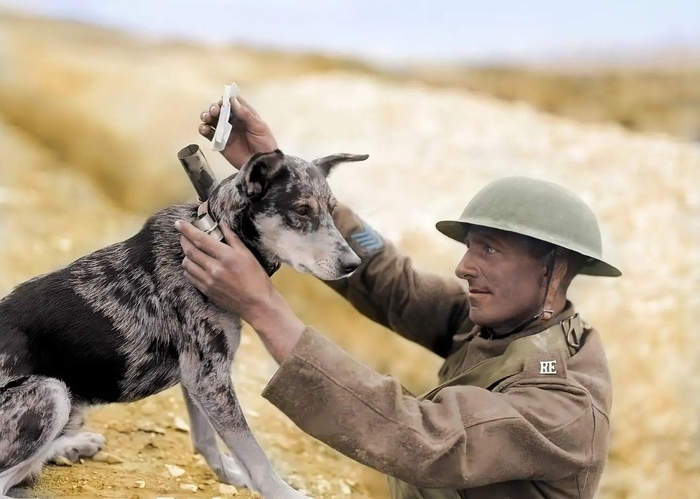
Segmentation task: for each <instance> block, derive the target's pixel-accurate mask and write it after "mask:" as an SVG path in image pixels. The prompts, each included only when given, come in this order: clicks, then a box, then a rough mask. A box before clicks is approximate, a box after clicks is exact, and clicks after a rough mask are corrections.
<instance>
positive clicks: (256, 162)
mask: <svg viewBox="0 0 700 499" xmlns="http://www.w3.org/2000/svg"><path fill="white" fill-rule="evenodd" d="M284 171H285V166H284V154H283V153H282V151H280V150H279V149H275V150H274V151H272V152H265V153H256V154H254V155H253V156H252V157H251V158H250V159H249V160H248V162H247V163H246V164H245V165H243V167H242V168H241V170H240V171H239V172H238V175H239V176H240V179H241V180H240V182H238V190H239V192H240V193H241V194H243V195H244V196H246V197H247V198H249V199H250V200H252V201H255V200H257V199H260V198H261V197H263V196H264V195H265V192H267V189H268V187H269V186H270V182H271V181H272V180H273V179H274V178H275V177H277V176H279V175H280V174H282V173H283V172H284Z"/></svg>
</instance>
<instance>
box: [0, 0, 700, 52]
mask: <svg viewBox="0 0 700 499" xmlns="http://www.w3.org/2000/svg"><path fill="white" fill-rule="evenodd" d="M0 7H12V8H14V9H17V8H21V9H22V10H25V11H30V12H35V13H41V14H45V15H50V16H56V17H65V18H70V19H77V20H82V21H85V22H89V23H93V24H98V25H103V26H108V27H115V28H119V29H122V30H127V31H130V32H133V33H137V34H139V35H143V36H149V37H154V38H179V39H185V40H190V41H195V42H200V43H207V44H227V43H245V44H248V45H262V46H267V47H273V48H281V49H286V50H312V51H320V52H326V53H333V54H341V55H349V56H355V57H360V58H365V59H370V60H375V61H385V62H391V61H394V62H401V61H404V60H407V59H408V60H419V61H426V60H429V61H454V60H463V61H494V60H532V59H535V60H537V59H542V58H546V57H549V56H550V55H551V54H566V53H571V52H591V51H592V52H595V53H604V54H605V53H607V54H614V53H616V52H618V51H626V50H628V49H632V50H637V51H639V50H647V49H649V48H656V47H664V46H685V47H694V48H695V49H700V0H666V1H651V0H636V1H630V0H587V1H585V2H575V1H566V0H530V1H529V2H524V1H516V0H492V1H490V2H489V1H487V0H481V1H479V2H477V1H472V0H462V1H457V0H443V1H440V0H433V1H432V2H431V1H429V0H424V1H417V0H404V1H399V0H386V1H381V0H374V1H370V0H345V1H342V0H196V1H192V0H137V1H133V0H0Z"/></svg>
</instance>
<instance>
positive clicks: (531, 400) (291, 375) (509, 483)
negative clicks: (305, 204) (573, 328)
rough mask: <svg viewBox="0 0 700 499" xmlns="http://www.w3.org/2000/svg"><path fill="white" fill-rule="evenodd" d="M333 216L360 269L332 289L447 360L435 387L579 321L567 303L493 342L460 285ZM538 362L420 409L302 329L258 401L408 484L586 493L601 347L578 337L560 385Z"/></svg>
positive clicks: (506, 492) (604, 416) (470, 491)
mask: <svg viewBox="0 0 700 499" xmlns="http://www.w3.org/2000/svg"><path fill="white" fill-rule="evenodd" d="M334 217H335V221H336V224H337V225H338V227H339V229H340V230H341V232H342V233H343V235H344V236H345V237H346V239H347V240H348V241H349V243H350V244H351V246H352V247H353V249H354V250H355V251H356V252H357V253H358V254H359V255H360V256H361V258H362V264H361V266H360V268H359V269H358V270H357V271H356V272H355V273H354V274H353V275H352V276H351V277H349V278H347V279H344V280H341V281H335V282H330V283H328V284H329V285H331V286H332V287H333V288H334V289H335V290H336V291H337V292H339V293H340V294H341V295H343V296H344V297H345V298H347V299H348V300H349V301H350V302H351V303H352V304H353V305H354V306H355V307H356V308H357V309H358V310H359V311H360V312H361V313H363V314H364V315H366V316H367V317H369V318H371V319H373V320H374V321H376V322H378V323H380V324H383V325H385V326H386V327H388V328H390V329H392V330H393V331H395V332H397V333H399V334H401V335H402V336H404V337H406V338H408V339H409V340H412V341H414V342H417V343H419V344H420V345H423V346H424V347H426V348H427V349H429V350H431V351H433V352H435V353H437V354H438V355H441V356H442V357H444V358H445V359H446V361H445V364H444V366H443V368H442V369H441V372H440V380H441V381H444V380H446V379H448V378H449V377H452V376H454V375H456V374H458V373H460V372H464V371H465V370H467V369H469V368H471V367H473V366H474V365H476V364H478V363H480V362H482V361H484V360H486V359H489V358H492V357H495V356H498V355H501V354H502V353H503V351H504V350H505V348H506V347H507V346H508V344H509V343H510V342H512V341H513V340H514V339H516V338H520V337H523V336H526V335H530V334H534V333H537V332H539V331H542V330H544V329H545V328H547V327H549V326H550V325H552V324H555V323H557V322H558V321H561V320H563V319H565V318H567V317H570V316H571V315H573V314H574V310H573V306H572V305H571V304H568V307H567V309H566V310H565V311H564V312H563V313H562V314H561V315H560V316H558V317H554V318H552V320H551V321H549V322H548V323H547V324H543V323H542V324H537V325H535V326H533V327H530V328H528V329H526V330H525V331H523V332H521V333H517V334H516V335H513V336H509V337H505V338H489V337H488V336H487V335H486V334H484V332H483V331H481V328H479V327H475V326H474V324H472V323H471V322H470V320H469V305H468V301H467V295H466V291H465V288H464V287H463V285H462V284H461V283H460V282H459V281H458V280H457V279H456V278H455V279H444V278H440V277H437V276H434V275H430V274H424V273H419V272H416V271H415V270H413V268H412V266H411V262H410V260H409V259H408V258H405V257H403V256H401V255H399V254H398V252H397V251H396V249H395V248H394V247H393V246H392V245H391V244H390V243H389V242H387V241H384V240H382V238H381V237H380V236H379V235H378V234H377V233H376V232H374V231H373V230H372V229H371V228H370V227H369V226H368V225H366V224H364V223H363V221H362V220H361V219H360V218H359V217H357V216H356V215H355V214H354V213H353V212H352V211H350V210H349V209H348V208H346V207H343V206H340V207H338V208H337V209H336V213H335V215H334ZM358 335H361V332H358ZM540 360H541V359H540V358H533V359H532V360H531V361H528V362H526V363H525V367H524V369H523V370H522V372H520V373H518V374H516V375H513V376H511V377H509V378H507V379H506V380H504V381H502V382H501V383H499V384H498V385H497V386H495V387H492V388H491V389H489V390H487V389H483V388H478V387H475V386H449V387H446V388H444V389H442V390H441V391H440V392H439V393H438V394H437V396H435V397H434V398H433V399H432V400H421V399H419V398H416V397H414V396H413V395H411V394H409V393H407V391H406V390H405V389H403V388H402V387H401V385H400V383H399V382H398V381H396V380H395V379H393V378H392V377H390V376H385V375H381V374H379V373H377V372H375V371H374V370H372V369H370V368H369V367H367V366H366V365H364V364H362V363H360V362H358V361H357V360H355V359H353V358H352V357H351V356H350V355H349V354H348V353H346V352H345V351H344V350H342V349H341V348H340V347H338V346H337V345H335V344H334V343H332V342H331V341H329V340H328V339H326V338H325V337H324V336H322V335H320V334H319V333H318V332H317V331H315V330H314V329H313V328H310V327H309V328H307V329H306V331H305V332H304V334H303V335H302V338H301V340H300V341H299V343H298V344H297V345H296V347H295V348H294V350H293V351H292V353H291V355H290V356H289V357H288V358H287V359H286V360H285V361H284V362H283V363H282V364H281V365H280V367H279V369H278V371H277V372H276V373H275V375H274V376H273V378H272V379H271V380H270V382H269V384H268V386H267V387H266V388H265V390H264V392H263V396H264V397H265V398H267V399H268V400H269V401H270V402H271V403H273V404H274V405H275V406H276V407H278V408H279V409H280V410H281V411H282V412H284V413H285V414H286V415H287V416H288V417H289V418H290V419H291V420H292V421H294V422H295V423H296V424H297V425H298V426H299V427H300V428H301V429H302V430H304V431H305V432H307V433H308V434H310V435H312V436H314V437H315V438H317V439H319V440H321V441H323V442H325V443H326V444H328V445H329V446H331V447H333V448H335V449H336V450H338V451H339V452H341V453H343V454H345V455H346V456H349V457H350V458H352V459H355V460H357V461H359V462H360V463H363V464H365V465H367V466H369V467H371V468H374V469H375V470H378V471H379V472H381V473H384V474H386V475H388V476H390V477H395V478H397V479H399V480H401V481H403V482H406V483H408V484H411V485H415V486H417V487H423V488H443V489H445V488H446V489H452V490H455V491H458V495H459V496H460V497H464V498H469V499H486V498H488V499H497V498H514V499H530V498H532V499H535V498H538V499H541V498H552V499H554V498H591V497H594V494H595V491H596V488H597V486H598V483H599V481H600V477H601V473H602V471H603V468H604V465H605V462H606V456H607V451H608V445H609V435H610V423H609V412H610V407H611V381H610V377H609V373H608V367H607V361H606V358H605V354H604V351H603V346H602V344H601V340H600V338H599V336H598V334H597V333H596V331H595V330H593V329H591V328H588V329H586V332H585V334H584V336H583V340H582V345H581V348H580V350H579V351H578V352H577V353H575V355H573V356H572V357H571V358H570V359H569V360H568V361H565V362H564V363H563V365H562V363H561V362H560V363H558V364H557V373H556V374H555V375H552V374H548V375H543V374H540V370H541V366H540ZM416 368H417V369H420V366H417V367H416Z"/></svg>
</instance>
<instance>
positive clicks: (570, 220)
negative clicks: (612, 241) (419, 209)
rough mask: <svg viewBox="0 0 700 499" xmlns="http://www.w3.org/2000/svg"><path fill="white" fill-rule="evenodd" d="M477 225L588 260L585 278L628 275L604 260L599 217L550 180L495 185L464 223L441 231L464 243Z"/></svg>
mask: <svg viewBox="0 0 700 499" xmlns="http://www.w3.org/2000/svg"><path fill="white" fill-rule="evenodd" d="M471 225H479V226H482V227H490V228H493V229H500V230H505V231H509V232H515V233H517V234H522V235H525V236H529V237H532V238H534V239H539V240H541V241H546V242H548V243H551V244H554V245H556V246H561V247H562V248H566V249H568V250H571V251H575V252H577V253H580V254H581V255H584V256H586V257H588V261H587V263H586V264H585V265H584V267H583V268H582V269H581V271H580V273H581V274H587V275H595V276H608V277H618V276H620V275H622V273H621V272H620V271H619V270H618V269H617V268H615V267H614V266H612V265H610V264H609V263H607V262H605V261H603V259H602V258H603V250H602V242H601V236H600V228H599V227H598V221H597V220H596V217H595V215H594V214H593V211H591V209H590V208H589V207H588V205H586V203H584V202H583V200H582V199H581V198H580V197H579V196H577V195H576V194H574V193H573V192H571V191H569V190H568V189H565V188H564V187H561V186H560V185H557V184H555V183H552V182H549V181H546V180H539V179H534V178H528V177H506V178H502V179H500V180H496V181H494V182H491V183H490V184H488V185H486V187H484V188H483V189H481V190H480V191H479V192H477V193H476V195H475V196H474V198H473V199H472V200H471V201H470V202H469V204H468V205H467V207H466V208H464V211H463V212H462V216H460V217H459V220H443V221H441V222H438V223H437V224H436V227H437V229H438V230H439V231H440V232H442V233H443V234H445V235H446V236H448V237H450V238H452V239H455V240H457V241H460V242H464V238H465V237H466V235H467V231H468V230H469V227H470V226H471Z"/></svg>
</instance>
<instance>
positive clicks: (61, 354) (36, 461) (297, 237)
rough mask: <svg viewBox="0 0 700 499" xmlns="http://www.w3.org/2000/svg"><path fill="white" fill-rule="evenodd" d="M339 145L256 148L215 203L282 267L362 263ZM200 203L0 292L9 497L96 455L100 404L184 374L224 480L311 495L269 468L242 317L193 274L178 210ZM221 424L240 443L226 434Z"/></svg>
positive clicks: (265, 491) (277, 494) (271, 495)
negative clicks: (238, 388)
mask: <svg viewBox="0 0 700 499" xmlns="http://www.w3.org/2000/svg"><path fill="white" fill-rule="evenodd" d="M366 158H367V156H366V155H362V156H359V155H358V156H355V155H348V154H339V155H333V156H328V157H325V158H321V159H319V160H316V161H314V162H313V163H311V164H310V163H307V162H305V161H303V160H301V159H299V158H296V157H293V156H285V155H283V154H282V153H281V152H280V151H274V152H271V153H266V154H258V155H255V156H254V157H253V158H251V160H250V161H249V162H248V163H247V164H246V165H245V166H244V167H243V168H242V169H241V171H240V172H238V173H237V174H234V175H232V176H231V177H229V178H227V179H225V180H223V181H222V182H221V183H220V184H219V185H218V186H217V188H216V189H215V191H214V192H213V193H212V195H211V196H210V198H209V210H210V213H211V214H212V216H213V217H214V218H215V219H217V220H219V222H220V223H226V224H228V225H229V226H230V227H231V228H232V229H233V230H234V232H235V233H236V234H237V235H238V236H239V237H240V238H241V239H242V240H243V241H244V242H245V244H246V245H247V246H248V247H249V248H250V249H251V251H252V252H253V254H254V255H256V257H257V258H258V260H259V261H260V263H261V264H262V265H263V266H264V267H265V268H267V269H268V271H270V272H272V271H274V269H275V268H276V267H277V266H278V265H279V263H286V264H288V265H290V266H291V267H293V268H295V269H297V270H299V271H303V272H309V273H311V274H313V275H315V276H317V277H318V278H320V279H325V280H330V279H336V278H340V277H343V276H346V275H348V274H350V273H351V272H352V271H353V270H354V269H355V268H357V266H358V265H359V263H360V259H359V257H358V256H357V255H356V254H355V253H354V252H353V251H352V249H350V247H349V246H348V244H347V243H346V241H345V240H344V239H343V237H342V236H341V234H340V233H339V232H338V230H337V229H336V227H335V225H334V223H333V220H332V217H331V212H332V209H333V205H334V203H335V200H334V198H333V195H332V193H331V190H330V188H329V186H328V184H327V182H326V176H327V175H328V173H329V172H330V170H331V168H332V167H333V166H334V165H335V164H337V163H340V162H345V161H362V160H364V159H366ZM196 215H197V205H194V204H188V205H177V206H171V207H169V208H166V209H164V210H162V211H160V212H159V213H157V214H156V215H154V216H152V217H151V218H150V219H149V220H148V221H146V223H145V224H144V226H143V227H142V229H141V230H140V231H139V232H138V233H137V234H135V235H134V236H133V237H131V238H130V239H127V240H126V241H123V242H119V243H116V244H113V245H111V246H108V247H106V248H103V249H101V250H98V251H96V252H94V253H92V254H90V255H87V256H85V257H82V258H80V259H78V260H76V261H75V262H73V263H71V264H70V265H68V266H66V267H65V268H62V269H60V270H57V271H55V272H52V273H49V274H45V275H42V276H39V277H35V278H33V279H31V280H29V281H27V282H25V283H23V284H21V285H19V286H17V287H16V288H15V289H14V290H13V291H12V292H11V293H10V294H9V295H8V296H6V297H4V298H3V299H2V300H0V499H2V498H5V497H6V496H5V494H7V492H8V490H9V489H10V487H13V486H14V485H16V484H18V483H20V482H22V481H27V480H31V479H33V478H35V477H36V475H37V474H38V473H39V472H40V470H41V468H42V466H43V464H44V463H45V462H46V461H49V460H52V459H55V458H56V457H58V456H64V457H66V458H68V459H70V460H71V461H77V460H78V459H79V458H81V457H91V456H93V455H94V454H95V453H97V452H98V451H99V450H100V448H101V447H102V446H103V444H104V438H103V437H102V436H101V435H99V434H94V433H88V432H80V429H81V426H82V417H83V412H84V410H85V409H86V408H88V407H89V406H91V405H95V404H106V403H111V402H132V401H136V400H140V399H143V398H144V397H148V396H149V395H153V394H156V393H158V392H160V391H162V390H165V389H167V388H170V387H172V386H174V385H176V384H177V383H181V385H182V388H183V392H184V395H185V400H186V403H187V407H188V411H189V416H190V423H191V429H192V438H193V443H194V448H195V450H196V451H197V452H199V453H200V454H202V456H203V457H204V458H205V460H206V461H207V463H208V464H209V466H210V467H211V468H212V470H213V471H214V472H215V473H216V474H217V476H218V477H219V479H220V480H221V481H223V482H226V483H230V484H234V485H239V486H245V487H248V488H250V489H251V490H254V491H256V492H258V493H259V494H260V495H262V496H263V497H265V498H266V499H277V498H282V499H293V498H297V499H298V498H301V497H303V496H302V495H301V494H299V493H298V492H296V491H295V490H294V489H292V488H291V487H290V486H289V485H287V484H286V483H285V482H284V481H283V480H282V479H281V478H280V477H279V476H278V475H277V474H276V473H275V471H274V470H273V469H272V467H271V465H270V463H269V461H268V459H267V458H266V456H265V454H264V453H263V450H262V449H261V448H260V446H259V445H258V443H257V442H256V440H255V438H254V436H253V435H252V433H251V431H250V429H249V427H248V425H247V423H246V420H245V418H244V415H243V413H242V411H241V407H240V404H239V402H238V400H237V398H236V393H235V391H234V387H233V384H232V382H231V378H230V375H231V372H230V369H231V363H232V360H233V357H234V354H235V352H236V350H237V348H238V346H239V341H240V331H241V321H240V319H239V318H238V317H236V316H235V315H233V314H230V313H227V312H224V311H223V310H222V309H220V308H218V307H216V306H215V305H213V304H212V303H210V302H209V301H208V300H207V298H206V297H205V296H204V295H203V294H202V293H200V292H199V291H198V290H197V289H196V288H195V287H194V286H192V285H191V284H189V283H188V282H187V281H186V280H185V278H184V273H183V269H182V260H183V258H184V254H183V251H182V248H181V246H180V242H179V233H178V232H177V230H176V229H175V226H174V223H175V221H176V220H178V219H183V220H190V221H192V220H194V219H195V218H196ZM217 434H218V435H219V436H220V437H221V439H222V440H223V441H224V443H225V444H226V446H227V447H228V449H229V451H230V452H231V455H230V456H229V455H226V454H224V453H222V452H221V451H220V450H219V449H218V447H217V443H216V435H217Z"/></svg>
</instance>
